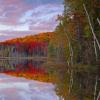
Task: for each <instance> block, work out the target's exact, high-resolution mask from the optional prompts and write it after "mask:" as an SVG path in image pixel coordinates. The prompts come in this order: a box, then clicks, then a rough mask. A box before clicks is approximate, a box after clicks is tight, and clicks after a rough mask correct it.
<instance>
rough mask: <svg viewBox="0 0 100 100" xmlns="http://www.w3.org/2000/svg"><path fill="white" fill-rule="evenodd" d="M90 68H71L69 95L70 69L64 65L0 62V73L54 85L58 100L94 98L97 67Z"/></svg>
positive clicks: (89, 99)
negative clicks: (71, 79) (71, 82)
mask: <svg viewBox="0 0 100 100" xmlns="http://www.w3.org/2000/svg"><path fill="white" fill-rule="evenodd" d="M90 67H91V66H90ZM90 67H89V66H88V67H81V68H78V67H74V68H73V85H72V88H71V93H70V94H69V86H70V82H69V80H70V68H68V67H67V66H65V64H62V65H56V64H54V65H50V64H49V65H48V64H46V61H33V60H20V61H19V60H1V61H0V72H1V73H6V74H9V75H13V76H18V77H25V78H27V79H33V80H38V81H42V82H51V83H53V84H55V86H56V89H55V91H56V93H57V95H58V96H59V97H60V100H92V99H93V98H94V91H95V82H96V77H98V80H97V83H98V84H97V88H96V94H98V93H99V90H100V73H99V67H97V68H95V69H91V68H90ZM94 70H95V71H94ZM94 72H95V73H94ZM95 97H97V95H95Z"/></svg>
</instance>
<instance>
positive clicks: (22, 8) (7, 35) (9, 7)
mask: <svg viewBox="0 0 100 100" xmlns="http://www.w3.org/2000/svg"><path fill="white" fill-rule="evenodd" d="M62 12H63V0H0V41H5V40H8V39H12V38H17V37H24V36H26V35H31V34H32V35H33V34H36V33H41V32H51V31H53V30H54V29H55V27H56V25H57V21H56V17H57V15H58V14H62Z"/></svg>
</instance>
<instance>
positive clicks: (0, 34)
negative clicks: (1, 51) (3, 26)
mask: <svg viewBox="0 0 100 100" xmlns="http://www.w3.org/2000/svg"><path fill="white" fill-rule="evenodd" d="M0 36H8V34H5V33H0Z"/></svg>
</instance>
